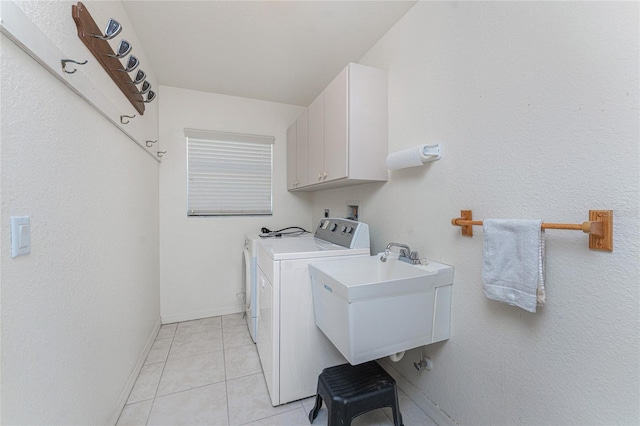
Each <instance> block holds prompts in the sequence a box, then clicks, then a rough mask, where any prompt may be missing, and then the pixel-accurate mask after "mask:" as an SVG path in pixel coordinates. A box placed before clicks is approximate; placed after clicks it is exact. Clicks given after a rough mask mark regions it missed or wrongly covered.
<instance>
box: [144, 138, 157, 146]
mask: <svg viewBox="0 0 640 426" xmlns="http://www.w3.org/2000/svg"><path fill="white" fill-rule="evenodd" d="M156 142H158V140H157V139H156V140H155V141H147V142H146V144H147V148H151V145H153V144H154V143H156Z"/></svg>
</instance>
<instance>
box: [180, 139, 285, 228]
mask: <svg viewBox="0 0 640 426" xmlns="http://www.w3.org/2000/svg"><path fill="white" fill-rule="evenodd" d="M184 133H185V136H186V138H187V161H188V164H187V169H188V188H187V203H188V206H187V209H188V210H187V214H188V215H189V216H216V215H217V216H225V215H269V214H271V213H272V204H271V193H272V189H271V181H272V175H273V142H274V139H275V138H274V137H272V136H258V135H244V134H237V133H224V132H210V131H204V130H192V129H185V131H184Z"/></svg>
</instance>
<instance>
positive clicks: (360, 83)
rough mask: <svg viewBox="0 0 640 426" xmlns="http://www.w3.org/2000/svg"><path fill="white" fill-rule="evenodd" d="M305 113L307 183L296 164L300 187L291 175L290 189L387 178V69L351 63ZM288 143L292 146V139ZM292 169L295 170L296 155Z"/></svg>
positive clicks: (290, 160) (306, 188)
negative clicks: (302, 178) (301, 176)
mask: <svg viewBox="0 0 640 426" xmlns="http://www.w3.org/2000/svg"><path fill="white" fill-rule="evenodd" d="M306 112H307V114H308V115H307V119H308V121H307V122H308V138H307V139H306V140H307V141H308V151H307V152H308V162H307V182H306V183H304V184H302V183H301V182H302V180H301V179H300V175H301V169H300V167H301V166H300V164H301V163H300V162H297V163H296V175H297V177H298V178H297V181H298V184H297V185H296V186H295V187H293V186H292V185H291V182H292V181H291V176H292V171H291V170H289V171H288V175H289V176H290V178H289V180H290V182H289V184H288V188H289V189H290V190H301V191H315V190H320V189H328V188H336V187H340V186H349V185H355V184H359V183H366V182H374V181H386V180H387V176H388V171H387V167H386V164H385V159H386V156H387V135H388V129H387V126H388V124H387V74H386V72H385V71H383V70H379V69H376V68H371V67H368V66H364V65H359V64H349V65H348V66H347V67H346V68H345V69H344V70H342V72H341V73H340V74H338V76H337V77H336V78H335V79H334V80H333V81H332V82H331V83H330V84H329V86H327V88H326V89H325V90H324V91H323V92H322V93H321V94H320V95H319V96H318V97H317V98H316V99H315V100H314V101H313V102H312V103H311V105H309V108H308V110H307V111H306ZM303 116H304V114H303ZM299 120H300V118H299V119H298V120H297V121H296V123H298V121H299ZM296 123H294V124H296ZM290 131H291V128H290ZM287 139H288V142H287V143H289V144H291V143H292V142H290V141H292V140H293V138H291V139H290V138H289V137H287ZM296 146H298V144H297V143H296ZM288 151H289V155H290V156H292V155H293V154H292V151H293V149H292V148H291V147H288ZM288 167H289V168H290V169H291V168H293V159H292V157H290V158H289V160H288Z"/></svg>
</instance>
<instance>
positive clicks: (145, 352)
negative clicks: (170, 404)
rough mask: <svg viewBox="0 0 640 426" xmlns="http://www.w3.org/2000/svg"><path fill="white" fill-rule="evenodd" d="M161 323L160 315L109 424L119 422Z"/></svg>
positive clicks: (110, 417)
mask: <svg viewBox="0 0 640 426" xmlns="http://www.w3.org/2000/svg"><path fill="white" fill-rule="evenodd" d="M160 325H161V324H160V318H159V317H158V319H157V321H156V323H155V324H154V326H153V329H152V330H151V333H150V334H149V337H148V338H147V343H146V344H145V345H144V349H143V350H142V353H141V354H140V356H139V357H138V361H137V362H136V366H135V367H134V369H133V371H132V372H131V374H130V375H129V379H128V380H127V383H126V384H125V386H124V388H123V389H122V392H121V393H120V397H119V398H118V401H117V402H116V408H115V409H114V410H113V412H112V413H111V416H109V420H108V421H107V424H109V425H115V424H116V423H117V422H118V417H120V413H121V412H122V409H123V408H124V406H125V405H126V403H127V400H128V399H129V394H130V393H131V390H132V389H133V385H134V384H135V383H136V379H137V378H138V375H139V374H140V370H142V367H143V366H144V362H145V360H146V359H147V355H149V352H150V351H151V346H153V342H155V340H156V336H157V335H158V331H160Z"/></svg>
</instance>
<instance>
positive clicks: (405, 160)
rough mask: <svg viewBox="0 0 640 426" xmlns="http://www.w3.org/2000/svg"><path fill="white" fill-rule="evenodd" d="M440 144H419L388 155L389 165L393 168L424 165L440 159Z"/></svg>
mask: <svg viewBox="0 0 640 426" xmlns="http://www.w3.org/2000/svg"><path fill="white" fill-rule="evenodd" d="M440 156H441V151H440V144H437V145H418V146H414V147H413V148H407V149H403V150H402V151H397V152H393V153H391V154H389V155H387V167H388V168H389V169H391V170H397V169H406V168H407V167H417V166H422V165H423V164H424V163H426V162H428V161H434V160H438V159H440Z"/></svg>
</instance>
